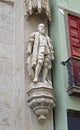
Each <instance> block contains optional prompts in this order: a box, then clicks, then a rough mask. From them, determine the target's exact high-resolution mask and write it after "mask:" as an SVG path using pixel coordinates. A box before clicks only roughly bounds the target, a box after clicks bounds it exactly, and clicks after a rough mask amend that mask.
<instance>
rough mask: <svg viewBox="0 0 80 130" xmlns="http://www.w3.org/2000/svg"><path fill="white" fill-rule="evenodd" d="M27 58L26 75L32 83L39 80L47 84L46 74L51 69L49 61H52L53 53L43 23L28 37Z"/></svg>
mask: <svg viewBox="0 0 80 130" xmlns="http://www.w3.org/2000/svg"><path fill="white" fill-rule="evenodd" d="M27 56H28V58H27V67H28V73H29V75H30V76H31V77H32V79H33V82H34V83H36V82H38V81H39V80H40V81H41V82H48V80H49V78H48V77H49V76H48V75H49V74H48V73H49V71H50V69H51V60H54V51H53V47H52V45H51V39H50V38H49V36H48V35H47V34H46V28H45V25H44V24H43V23H41V24H39V25H38V32H34V33H32V34H31V35H30V38H29V40H28V48H27Z"/></svg>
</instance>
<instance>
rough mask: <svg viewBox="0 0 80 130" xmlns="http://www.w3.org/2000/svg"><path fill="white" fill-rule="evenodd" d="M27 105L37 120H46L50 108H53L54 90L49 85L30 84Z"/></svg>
mask: <svg viewBox="0 0 80 130" xmlns="http://www.w3.org/2000/svg"><path fill="white" fill-rule="evenodd" d="M29 87H30V88H29V90H28V92H27V94H28V99H27V102H28V105H29V107H30V108H32V110H33V111H34V112H35V114H36V115H37V116H38V120H46V119H47V117H48V115H49V113H50V111H51V110H52V108H54V107H55V96H54V90H53V88H52V85H51V84H50V83H48V82H47V83H43V82H38V83H37V84H34V83H31V84H30V86H29Z"/></svg>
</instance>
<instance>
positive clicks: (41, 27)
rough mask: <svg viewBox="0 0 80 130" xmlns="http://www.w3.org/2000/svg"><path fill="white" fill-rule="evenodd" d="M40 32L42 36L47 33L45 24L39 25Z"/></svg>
mask: <svg viewBox="0 0 80 130" xmlns="http://www.w3.org/2000/svg"><path fill="white" fill-rule="evenodd" d="M38 31H39V32H40V33H41V34H45V33H46V28H45V25H44V24H43V23H40V24H39V25H38Z"/></svg>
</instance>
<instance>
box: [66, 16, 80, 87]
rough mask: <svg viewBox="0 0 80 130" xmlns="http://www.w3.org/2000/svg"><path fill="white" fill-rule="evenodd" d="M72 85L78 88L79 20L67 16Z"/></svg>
mask: <svg viewBox="0 0 80 130" xmlns="http://www.w3.org/2000/svg"><path fill="white" fill-rule="evenodd" d="M68 23H69V34H70V47H71V57H72V69H73V77H74V84H75V85H76V86H80V18H78V17H75V16H72V15H68Z"/></svg>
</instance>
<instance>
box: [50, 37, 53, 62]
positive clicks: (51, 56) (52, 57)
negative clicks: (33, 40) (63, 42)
mask: <svg viewBox="0 0 80 130" xmlns="http://www.w3.org/2000/svg"><path fill="white" fill-rule="evenodd" d="M50 44H51V59H52V60H54V49H53V45H52V40H51V39H50Z"/></svg>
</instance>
